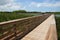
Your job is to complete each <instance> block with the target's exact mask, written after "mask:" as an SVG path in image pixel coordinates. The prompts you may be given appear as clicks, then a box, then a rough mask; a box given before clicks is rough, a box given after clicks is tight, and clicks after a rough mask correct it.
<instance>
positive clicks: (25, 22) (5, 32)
mask: <svg viewBox="0 0 60 40" xmlns="http://www.w3.org/2000/svg"><path fill="white" fill-rule="evenodd" d="M49 16H50V14H44V15H41V16H33V17H28V18H23V19H16V20H12V21H7V22H1V23H0V40H7V39H8V40H18V39H21V38H22V37H24V36H25V35H26V34H28V33H29V32H30V31H32V30H33V29H34V28H36V27H37V26H38V25H39V24H40V23H42V22H43V21H44V20H45V19H47V18H48V17H49Z"/></svg>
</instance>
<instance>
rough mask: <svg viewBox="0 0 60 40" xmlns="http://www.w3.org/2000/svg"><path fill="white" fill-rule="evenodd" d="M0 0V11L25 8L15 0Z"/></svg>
mask: <svg viewBox="0 0 60 40" xmlns="http://www.w3.org/2000/svg"><path fill="white" fill-rule="evenodd" d="M0 2H1V3H0V11H13V10H19V9H24V8H25V7H22V5H21V4H20V3H16V2H15V0H1V1H0ZM2 2H3V3H2ZM5 3H6V4H5Z"/></svg>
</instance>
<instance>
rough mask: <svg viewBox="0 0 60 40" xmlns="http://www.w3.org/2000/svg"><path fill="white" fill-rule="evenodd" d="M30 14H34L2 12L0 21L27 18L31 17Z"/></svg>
mask: <svg viewBox="0 0 60 40" xmlns="http://www.w3.org/2000/svg"><path fill="white" fill-rule="evenodd" d="M30 16H33V15H29V14H19V13H0V22H3V21H8V20H14V19H20V18H25V17H30Z"/></svg>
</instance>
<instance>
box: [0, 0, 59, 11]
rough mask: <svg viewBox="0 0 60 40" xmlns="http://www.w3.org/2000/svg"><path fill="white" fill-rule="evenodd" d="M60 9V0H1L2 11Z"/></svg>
mask: <svg viewBox="0 0 60 40" xmlns="http://www.w3.org/2000/svg"><path fill="white" fill-rule="evenodd" d="M14 10H27V11H39V12H50V11H58V12H59V11H60V0H0V11H14Z"/></svg>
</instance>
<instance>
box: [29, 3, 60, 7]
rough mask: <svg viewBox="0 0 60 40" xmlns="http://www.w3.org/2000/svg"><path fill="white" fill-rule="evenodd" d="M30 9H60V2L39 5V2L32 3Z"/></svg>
mask: <svg viewBox="0 0 60 40" xmlns="http://www.w3.org/2000/svg"><path fill="white" fill-rule="evenodd" d="M29 6H30V7H37V8H39V7H60V2H56V3H44V2H43V3H37V2H31V4H30V5H29Z"/></svg>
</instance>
